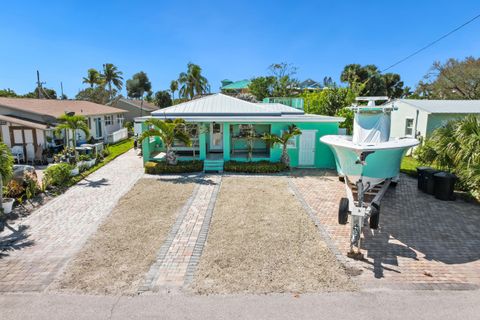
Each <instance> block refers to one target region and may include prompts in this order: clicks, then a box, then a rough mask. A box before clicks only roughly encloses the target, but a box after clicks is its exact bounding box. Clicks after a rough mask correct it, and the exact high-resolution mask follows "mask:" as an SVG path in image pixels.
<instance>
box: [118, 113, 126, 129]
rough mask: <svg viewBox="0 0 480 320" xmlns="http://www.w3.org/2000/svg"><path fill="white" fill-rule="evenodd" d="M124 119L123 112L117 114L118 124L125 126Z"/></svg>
mask: <svg viewBox="0 0 480 320" xmlns="http://www.w3.org/2000/svg"><path fill="white" fill-rule="evenodd" d="M123 121H125V118H124V115H123V114H117V124H119V125H120V126H122V127H123Z"/></svg>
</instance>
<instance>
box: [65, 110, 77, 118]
mask: <svg viewBox="0 0 480 320" xmlns="http://www.w3.org/2000/svg"><path fill="white" fill-rule="evenodd" d="M65 114H66V115H67V116H69V117H71V116H74V115H75V112H73V111H70V112H66V111H65Z"/></svg>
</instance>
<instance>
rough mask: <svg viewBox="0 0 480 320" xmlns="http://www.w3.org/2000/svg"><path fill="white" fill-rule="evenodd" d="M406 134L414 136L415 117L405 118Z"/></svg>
mask: <svg viewBox="0 0 480 320" xmlns="http://www.w3.org/2000/svg"><path fill="white" fill-rule="evenodd" d="M405 135H406V136H410V137H411V136H413V119H412V118H407V119H405Z"/></svg>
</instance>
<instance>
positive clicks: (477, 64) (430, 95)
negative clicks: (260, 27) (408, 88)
mask: <svg viewBox="0 0 480 320" xmlns="http://www.w3.org/2000/svg"><path fill="white" fill-rule="evenodd" d="M415 94H416V95H418V96H419V97H420V98H427V99H467V100H475V99H480V58H478V59H476V58H474V57H467V58H465V60H457V59H448V60H447V61H446V62H445V63H441V62H439V61H436V62H434V63H433V65H432V67H431V68H430V70H429V71H428V73H427V74H426V75H425V77H424V81H420V82H419V83H418V85H417V88H416V90H415Z"/></svg>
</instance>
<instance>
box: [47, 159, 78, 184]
mask: <svg viewBox="0 0 480 320" xmlns="http://www.w3.org/2000/svg"><path fill="white" fill-rule="evenodd" d="M72 169H73V167H72V166H71V165H70V164H68V163H64V162H62V163H58V164H55V165H53V166H50V167H48V168H47V169H45V172H44V175H45V180H46V181H47V184H48V185H53V186H57V187H65V186H67V185H68V183H69V182H70V171H71V170H72Z"/></svg>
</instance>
